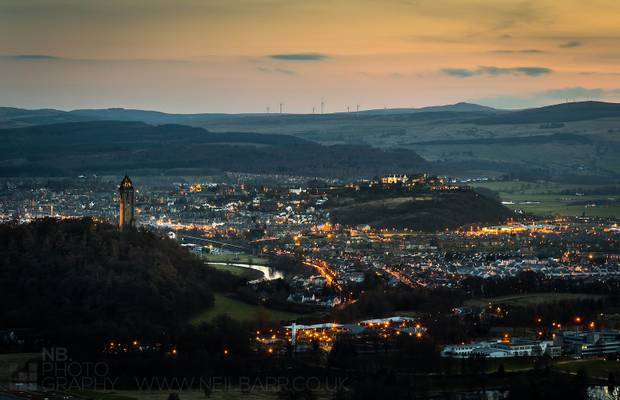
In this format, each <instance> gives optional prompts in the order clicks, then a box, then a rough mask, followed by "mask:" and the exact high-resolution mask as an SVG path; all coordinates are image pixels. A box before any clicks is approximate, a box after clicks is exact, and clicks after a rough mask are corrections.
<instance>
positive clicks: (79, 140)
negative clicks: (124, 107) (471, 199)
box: [0, 121, 428, 177]
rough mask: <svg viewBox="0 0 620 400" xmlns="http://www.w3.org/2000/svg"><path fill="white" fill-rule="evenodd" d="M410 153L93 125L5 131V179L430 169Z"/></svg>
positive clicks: (1, 158) (1, 143) (0, 163)
mask: <svg viewBox="0 0 620 400" xmlns="http://www.w3.org/2000/svg"><path fill="white" fill-rule="evenodd" d="M427 167H428V163H426V161H425V160H424V159H422V158H421V157H420V156H418V155H417V154H416V153H415V152H413V151H412V150H404V149H403V150H400V149H394V150H387V149H376V148H372V147H370V146H365V145H334V146H323V145H320V144H317V143H314V142H312V141H309V140H306V139H302V138H299V137H295V136H289V135H268V134H257V133H242V132H226V133H213V132H208V131H206V130H204V129H202V128H196V127H189V126H183V125H159V126H153V125H149V124H145V123H142V122H118V121H94V122H80V123H68V124H54V125H41V126H33V127H28V128H20V129H4V130H0V175H2V176H74V175H78V174H86V173H95V174H109V173H123V172H125V171H133V173H134V174H140V173H141V174H161V173H165V174H180V175H185V174H190V175H191V174H196V175H198V174H207V173H219V172H222V171H234V172H250V173H269V174H286V175H301V176H326V177H362V176H373V175H376V174H381V173H388V172H393V171H401V170H414V171H419V170H426V168H427Z"/></svg>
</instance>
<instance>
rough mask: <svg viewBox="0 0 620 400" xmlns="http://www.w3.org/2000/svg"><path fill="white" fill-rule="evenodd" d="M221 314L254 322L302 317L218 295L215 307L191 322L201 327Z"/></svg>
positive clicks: (216, 295)
mask: <svg viewBox="0 0 620 400" xmlns="http://www.w3.org/2000/svg"><path fill="white" fill-rule="evenodd" d="M220 314H226V315H228V316H229V317H231V318H233V319H236V320H239V321H254V320H257V319H263V320H270V321H290V320H294V319H297V318H298V317H300V314H295V313H290V312H286V311H279V310H271V309H268V308H266V307H263V306H258V305H254V304H248V303H244V302H242V301H240V300H237V299H235V298H232V297H229V296H226V295H223V294H220V293H216V294H215V304H214V305H213V307H211V308H209V309H208V310H207V311H204V312H203V313H200V314H199V315H197V316H196V317H194V318H193V319H192V321H191V322H192V324H194V325H199V324H201V323H203V322H209V321H211V320H213V319H214V318H215V317H216V316H218V315H220Z"/></svg>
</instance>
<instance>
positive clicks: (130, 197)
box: [118, 175, 136, 231]
mask: <svg viewBox="0 0 620 400" xmlns="http://www.w3.org/2000/svg"><path fill="white" fill-rule="evenodd" d="M118 193H119V194H120V197H121V202H120V210H119V213H118V227H119V229H120V230H121V231H124V230H126V229H128V228H131V227H133V226H134V223H135V220H134V215H135V209H136V201H135V194H134V190H133V183H132V182H131V179H129V177H128V176H127V175H125V177H124V178H123V180H122V181H121V184H120V186H119V187H118Z"/></svg>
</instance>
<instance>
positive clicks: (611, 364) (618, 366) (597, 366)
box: [554, 359, 620, 379]
mask: <svg viewBox="0 0 620 400" xmlns="http://www.w3.org/2000/svg"><path fill="white" fill-rule="evenodd" d="M554 368H555V369H557V370H560V371H563V372H567V373H570V374H576V373H577V371H579V370H580V369H582V370H584V371H586V373H587V374H588V377H589V378H597V379H607V377H608V376H609V373H610V372H611V373H613V374H614V375H615V376H616V377H620V362H618V361H607V360H599V359H597V360H592V359H585V360H567V361H558V362H556V363H555V364H554Z"/></svg>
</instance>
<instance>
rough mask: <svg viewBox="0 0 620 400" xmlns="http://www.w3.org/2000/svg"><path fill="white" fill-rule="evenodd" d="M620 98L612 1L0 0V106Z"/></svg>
mask: <svg viewBox="0 0 620 400" xmlns="http://www.w3.org/2000/svg"><path fill="white" fill-rule="evenodd" d="M567 99H571V100H590V99H594V100H606V101H620V1H618V0H588V1H583V0H582V1H577V0H562V1H558V0H538V1H522V0H517V1H512V0H469V1H465V0H382V1H370V0H356V1H353V0H333V1H318V0H315V1H292V0H290V1H284V0H218V1H215V0H174V1H173V0H170V1H164V0H105V1H94V0H92V1H91V0H56V1H51V0H47V1H43V0H41V1H36V0H0V106H15V107H26V108H44V107H45V108H47V107H50V108H59V109H74V108H102V107H127V108H142V109H155V110H162V111H167V112H185V113H190V112H264V111H265V110H266V107H268V106H269V107H270V108H271V110H272V111H274V110H277V108H278V104H279V103H280V102H282V103H284V110H285V112H299V113H309V112H311V111H312V107H313V106H315V107H317V108H318V106H319V104H320V102H321V100H323V101H324V102H325V110H326V111H327V112H335V111H343V110H346V107H347V106H350V107H351V109H354V108H355V106H356V104H359V105H360V109H369V108H383V107H419V106H426V105H436V104H448V103H455V102H459V101H470V102H476V103H479V104H484V105H490V106H496V107H504V108H521V107H530V106H537V105H543V104H551V103H558V102H562V101H566V100H567Z"/></svg>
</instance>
